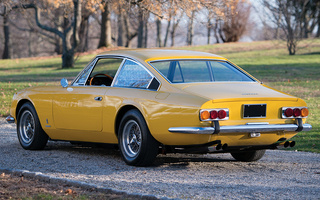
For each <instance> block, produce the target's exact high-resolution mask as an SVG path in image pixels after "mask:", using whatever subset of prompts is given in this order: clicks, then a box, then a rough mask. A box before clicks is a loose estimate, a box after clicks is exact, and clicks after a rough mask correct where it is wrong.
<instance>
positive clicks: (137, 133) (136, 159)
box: [118, 109, 159, 166]
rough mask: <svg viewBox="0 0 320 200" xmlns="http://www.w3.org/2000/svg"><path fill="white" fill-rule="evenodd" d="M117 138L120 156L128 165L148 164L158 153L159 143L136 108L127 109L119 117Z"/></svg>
mask: <svg viewBox="0 0 320 200" xmlns="http://www.w3.org/2000/svg"><path fill="white" fill-rule="evenodd" d="M118 140H119V148H120V152H121V156H122V158H123V160H124V161H125V162H126V163H127V164H128V165H133V166H149V165H151V164H152V163H153V162H154V160H155V158H156V156H157V154H158V150H159V143H158V141H157V140H156V139H154V138H153V137H152V135H151V134H150V131H149V129H148V127H147V124H146V122H145V120H144V118H143V116H142V115H141V113H140V112H139V111H138V110H136V109H133V110H129V111H128V112H127V113H126V114H125V115H124V116H123V118H122V119H121V122H120V126H119V133H118Z"/></svg>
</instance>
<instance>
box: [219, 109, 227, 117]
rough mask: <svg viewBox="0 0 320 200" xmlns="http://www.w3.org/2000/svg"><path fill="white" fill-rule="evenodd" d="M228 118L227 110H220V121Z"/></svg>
mask: <svg viewBox="0 0 320 200" xmlns="http://www.w3.org/2000/svg"><path fill="white" fill-rule="evenodd" d="M226 116H227V112H226V111H225V110H219V112H218V117H219V119H224V118H226Z"/></svg>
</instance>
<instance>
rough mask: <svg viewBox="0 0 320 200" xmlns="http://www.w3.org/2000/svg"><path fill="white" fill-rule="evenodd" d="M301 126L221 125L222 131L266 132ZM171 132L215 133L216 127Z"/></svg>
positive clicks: (304, 128)
mask: <svg viewBox="0 0 320 200" xmlns="http://www.w3.org/2000/svg"><path fill="white" fill-rule="evenodd" d="M298 128H299V126H298V125H296V124H271V125H237V126H220V133H255V132H259V133H265V132H276V131H289V132H295V131H297V129H298ZM311 129H312V126H311V125H310V124H303V129H302V131H310V130H311ZM168 131H169V132H171V133H187V134H213V133H214V131H215V128H214V127H171V128H169V129H168Z"/></svg>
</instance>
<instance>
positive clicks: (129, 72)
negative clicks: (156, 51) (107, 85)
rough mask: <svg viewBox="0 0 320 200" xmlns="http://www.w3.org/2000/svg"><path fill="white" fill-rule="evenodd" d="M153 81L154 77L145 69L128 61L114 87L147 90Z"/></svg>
mask: <svg viewBox="0 0 320 200" xmlns="http://www.w3.org/2000/svg"><path fill="white" fill-rule="evenodd" d="M151 80H152V76H151V75H150V74H149V73H148V71H147V70H146V69H145V68H144V67H142V66H141V65H139V64H137V63H135V62H133V61H131V60H126V62H125V63H124V65H123V66H122V68H121V70H120V72H119V74H118V76H117V78H116V81H115V83H114V86H116V87H134V88H147V87H148V85H149V83H150V81H151Z"/></svg>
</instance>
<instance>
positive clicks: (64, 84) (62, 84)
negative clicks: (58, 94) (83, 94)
mask: <svg viewBox="0 0 320 200" xmlns="http://www.w3.org/2000/svg"><path fill="white" fill-rule="evenodd" d="M60 84H61V86H62V87H63V88H66V87H68V85H69V83H68V80H67V79H66V78H63V79H61V81H60Z"/></svg>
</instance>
